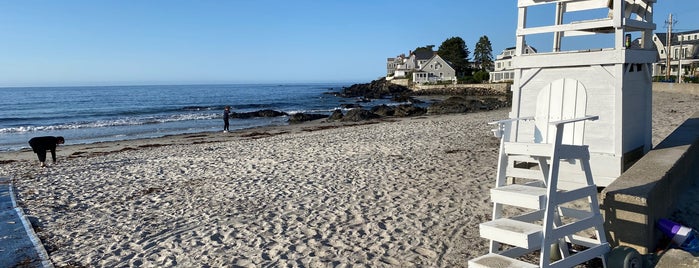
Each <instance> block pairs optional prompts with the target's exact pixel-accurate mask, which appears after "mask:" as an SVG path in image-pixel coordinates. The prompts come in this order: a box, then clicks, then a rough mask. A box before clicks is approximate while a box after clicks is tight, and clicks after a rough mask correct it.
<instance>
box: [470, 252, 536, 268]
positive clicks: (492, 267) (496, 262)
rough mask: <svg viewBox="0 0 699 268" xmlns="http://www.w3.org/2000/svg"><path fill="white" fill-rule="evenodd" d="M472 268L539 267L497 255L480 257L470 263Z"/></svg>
mask: <svg viewBox="0 0 699 268" xmlns="http://www.w3.org/2000/svg"><path fill="white" fill-rule="evenodd" d="M468 267H470V268H496V267H497V268H536V267H539V266H538V265H535V264H531V263H526V262H523V261H520V260H516V259H512V258H509V257H505V256H502V255H498V254H495V253H489V254H487V255H483V256H480V257H478V258H475V259H473V260H469V261H468Z"/></svg>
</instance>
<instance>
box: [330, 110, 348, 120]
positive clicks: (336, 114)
mask: <svg viewBox="0 0 699 268" xmlns="http://www.w3.org/2000/svg"><path fill="white" fill-rule="evenodd" d="M342 117H344V115H343V114H342V110H340V109H336V110H335V111H333V113H332V114H331V115H330V116H329V117H328V120H329V121H339V120H342Z"/></svg>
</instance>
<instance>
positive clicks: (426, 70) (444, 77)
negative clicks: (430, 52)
mask: <svg viewBox="0 0 699 268" xmlns="http://www.w3.org/2000/svg"><path fill="white" fill-rule="evenodd" d="M420 66H421V68H420V69H418V70H416V71H415V72H413V82H415V83H436V82H444V81H449V82H452V83H456V81H457V79H456V70H454V68H453V67H451V65H450V64H449V63H448V62H447V61H445V60H444V59H442V57H440V56H439V55H437V54H434V56H432V58H430V59H429V60H427V61H425V62H424V63H422V64H420Z"/></svg>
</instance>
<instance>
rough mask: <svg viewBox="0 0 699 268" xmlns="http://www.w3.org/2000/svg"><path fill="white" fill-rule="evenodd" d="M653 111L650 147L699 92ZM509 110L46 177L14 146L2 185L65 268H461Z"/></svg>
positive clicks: (81, 150)
mask: <svg viewBox="0 0 699 268" xmlns="http://www.w3.org/2000/svg"><path fill="white" fill-rule="evenodd" d="M653 102H654V108H653V144H654V145H655V144H658V143H659V142H660V141H661V140H662V139H663V138H664V137H665V136H667V135H668V134H670V133H671V132H672V131H673V130H674V129H675V128H676V127H677V126H678V125H679V124H681V123H682V122H683V121H684V120H685V119H686V118H687V117H689V115H691V114H692V113H694V112H696V111H697V106H696V105H697V103H699V96H697V95H685V94H677V93H667V92H654V99H653ZM508 112H509V109H504V110H495V111H488V112H479V113H471V114H463V115H443V116H424V117H414V118H402V119H385V120H382V121H380V122H378V121H377V122H371V123H361V124H353V125H349V126H341V125H338V124H334V123H323V122H313V123H309V124H301V125H293V126H285V127H274V128H262V129H253V130H246V131H241V132H236V133H229V134H224V133H203V134H191V135H181V136H172V137H165V138H158V139H149V140H134V141H121V142H108V143H99V144H90V145H72V146H65V147H60V148H59V149H58V155H59V160H58V163H57V164H56V165H52V166H51V167H49V168H44V169H42V168H39V166H38V163H37V161H36V159H35V155H34V154H32V152H31V151H26V150H25V151H21V152H9V153H2V154H0V176H3V177H10V178H12V179H13V180H14V182H15V185H16V187H17V190H18V201H19V202H20V204H21V206H22V207H23V208H24V209H25V212H26V214H27V215H30V216H32V218H33V219H34V220H33V224H34V225H35V230H36V232H37V234H38V235H39V237H40V238H41V239H42V242H43V243H44V246H45V247H46V250H47V251H48V253H49V255H50V257H51V261H52V262H53V263H54V264H55V265H56V266H58V267H61V266H72V267H81V266H88V267H93V266H99V267H124V266H143V267H168V266H182V267H209V266H210V267H231V266H241V267H268V266H271V267H277V266H291V267H347V266H355V265H359V266H364V267H413V266H417V267H466V266H467V261H468V260H469V259H471V258H473V257H476V256H479V255H482V254H485V253H486V251H487V249H486V244H487V241H486V240H485V239H482V238H480V237H479V234H478V224H480V223H482V222H484V221H487V220H488V219H489V218H490V214H491V209H492V204H491V203H490V199H489V192H488V190H489V189H490V188H491V187H493V186H494V183H495V182H494V178H495V169H496V159H497V149H498V140H497V139H496V138H494V137H492V135H491V132H490V127H491V126H489V125H487V124H486V123H487V122H489V121H494V120H498V119H503V118H506V117H507V115H508ZM66 139H69V137H66ZM697 218H699V215H697Z"/></svg>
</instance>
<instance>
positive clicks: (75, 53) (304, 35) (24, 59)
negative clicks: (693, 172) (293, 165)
mask: <svg viewBox="0 0 699 268" xmlns="http://www.w3.org/2000/svg"><path fill="white" fill-rule="evenodd" d="M540 13H542V14H536V13H533V15H530V17H531V18H532V21H533V23H535V24H536V23H537V22H536V21H537V20H539V21H540V23H544V22H545V23H548V22H549V21H551V20H553V17H552V16H553V15H552V14H551V13H550V12H549V11H547V10H542V11H541V12H540ZM670 13H673V15H674V17H675V20H676V21H677V24H675V25H674V27H675V31H688V30H699V20H697V19H696V18H697V17H699V1H697V0H658V3H656V4H655V13H654V14H655V15H654V16H655V23H656V25H657V28H658V29H657V30H656V31H657V32H666V29H665V21H666V20H667V17H668V14H670ZM516 26H517V1H515V0H485V1H474V0H469V1H467V0H439V1H424V0H422V1H415V0H401V1H398V0H344V1H340V0H325V1H318V0H313V1H311V0H279V1H276V0H255V1H239V0H229V1H223V0H148V1H142V0H100V1H94V0H92V1H88V0H64V1H50V0H0V87H13V86H82V85H143V84H151V85H152V84H158V85H170V84H223V83H310V82H319V83H324V82H353V83H354V82H356V83H366V82H370V81H371V80H374V79H377V78H379V77H381V76H384V75H385V74H386V59H387V58H389V57H395V56H397V55H400V54H402V53H405V54H407V53H408V52H409V51H410V50H414V49H415V48H417V47H422V46H427V45H434V46H435V50H436V49H437V48H438V47H439V45H441V43H442V42H443V41H445V40H446V39H448V38H451V37H460V38H462V39H463V40H464V41H465V43H466V45H467V47H468V48H469V50H470V51H471V52H473V48H474V47H475V44H476V43H477V42H478V40H479V38H480V37H481V36H487V37H488V39H489V40H490V42H491V44H492V48H493V57H495V56H496V55H497V54H499V53H500V52H501V51H502V50H503V49H505V48H507V47H512V46H514V45H515V30H516ZM528 41H529V40H528ZM529 43H530V45H534V46H535V47H536V46H543V47H548V46H550V45H549V43H548V42H542V43H536V42H535V40H532V41H529ZM574 43H575V46H584V45H589V44H584V43H583V44H580V43H579V42H574Z"/></svg>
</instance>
